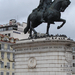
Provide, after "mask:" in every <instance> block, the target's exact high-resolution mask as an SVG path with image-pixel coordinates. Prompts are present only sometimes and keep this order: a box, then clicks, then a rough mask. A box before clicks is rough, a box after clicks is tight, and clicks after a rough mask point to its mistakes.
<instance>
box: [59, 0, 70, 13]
mask: <svg viewBox="0 0 75 75" xmlns="http://www.w3.org/2000/svg"><path fill="white" fill-rule="evenodd" d="M70 3H71V2H70V0H63V1H62V4H61V9H60V11H61V12H64V11H65V9H66V8H67V7H68V6H69V5H70Z"/></svg>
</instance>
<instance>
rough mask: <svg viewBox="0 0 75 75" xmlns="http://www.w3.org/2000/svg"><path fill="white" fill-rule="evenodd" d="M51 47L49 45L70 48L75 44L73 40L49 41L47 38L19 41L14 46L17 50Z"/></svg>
mask: <svg viewBox="0 0 75 75" xmlns="http://www.w3.org/2000/svg"><path fill="white" fill-rule="evenodd" d="M47 45H48V46H49V45H65V46H68V47H70V46H71V47H72V46H75V42H74V41H72V40H64V39H61V40H58V39H55V40H54V39H52V40H50V39H47V38H42V39H31V40H22V41H18V42H17V43H16V44H14V45H12V47H13V48H15V49H20V48H29V47H38V46H47Z"/></svg>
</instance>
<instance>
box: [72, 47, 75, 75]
mask: <svg viewBox="0 0 75 75" xmlns="http://www.w3.org/2000/svg"><path fill="white" fill-rule="evenodd" d="M72 64H73V67H72V72H73V75H75V47H74V48H73V63H72Z"/></svg>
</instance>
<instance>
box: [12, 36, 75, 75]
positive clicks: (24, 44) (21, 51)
mask: <svg viewBox="0 0 75 75" xmlns="http://www.w3.org/2000/svg"><path fill="white" fill-rule="evenodd" d="M59 38H60V39H59ZM74 45H75V42H74V41H72V40H68V38H64V37H57V38H55V37H46V38H39V39H32V40H22V41H19V42H17V43H16V44H14V45H13V46H12V47H13V48H14V49H15V50H16V53H15V75H72V47H73V46H74Z"/></svg>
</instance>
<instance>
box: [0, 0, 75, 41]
mask: <svg viewBox="0 0 75 75" xmlns="http://www.w3.org/2000/svg"><path fill="white" fill-rule="evenodd" d="M38 4H39V0H0V24H6V23H8V22H9V20H10V19H16V20H17V21H18V22H21V23H22V22H27V17H28V15H29V14H30V13H31V12H32V10H33V9H34V8H36V7H37V6H38ZM61 17H62V18H63V19H65V20H66V24H65V25H64V26H63V27H62V28H61V29H59V30H58V29H57V26H59V25H60V24H61V23H55V25H51V28H50V34H54V35H55V34H65V35H67V36H68V37H70V38H72V39H74V40H75V0H71V4H70V5H69V7H68V8H67V9H66V10H65V12H63V13H62V16H61ZM42 27H43V28H42ZM46 28H47V24H46V23H43V24H41V25H40V26H38V27H37V28H36V30H37V32H40V33H45V32H46Z"/></svg>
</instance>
